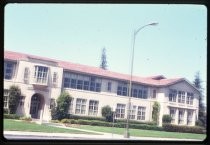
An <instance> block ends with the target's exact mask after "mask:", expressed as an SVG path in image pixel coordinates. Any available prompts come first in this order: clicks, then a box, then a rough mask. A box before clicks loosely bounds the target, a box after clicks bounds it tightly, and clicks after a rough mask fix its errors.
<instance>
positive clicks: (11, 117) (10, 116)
mask: <svg viewBox="0 0 210 145" xmlns="http://www.w3.org/2000/svg"><path fill="white" fill-rule="evenodd" d="M20 117H22V116H19V115H17V114H4V119H20Z"/></svg>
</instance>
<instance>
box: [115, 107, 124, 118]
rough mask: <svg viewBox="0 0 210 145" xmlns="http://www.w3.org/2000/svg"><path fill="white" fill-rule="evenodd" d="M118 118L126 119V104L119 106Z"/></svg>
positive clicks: (117, 110)
mask: <svg viewBox="0 0 210 145" xmlns="http://www.w3.org/2000/svg"><path fill="white" fill-rule="evenodd" d="M116 118H125V104H117V108H116Z"/></svg>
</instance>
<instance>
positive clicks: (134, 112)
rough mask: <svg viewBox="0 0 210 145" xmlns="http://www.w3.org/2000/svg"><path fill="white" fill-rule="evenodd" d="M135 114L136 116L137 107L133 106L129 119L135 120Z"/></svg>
mask: <svg viewBox="0 0 210 145" xmlns="http://www.w3.org/2000/svg"><path fill="white" fill-rule="evenodd" d="M135 114H136V106H131V109H130V115H129V118H130V119H135Z"/></svg>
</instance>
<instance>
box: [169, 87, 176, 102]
mask: <svg viewBox="0 0 210 145" xmlns="http://www.w3.org/2000/svg"><path fill="white" fill-rule="evenodd" d="M176 96H177V91H176V90H172V89H170V90H169V101H170V102H176Z"/></svg>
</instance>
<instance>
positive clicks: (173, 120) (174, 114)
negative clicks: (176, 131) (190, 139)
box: [170, 108, 176, 123]
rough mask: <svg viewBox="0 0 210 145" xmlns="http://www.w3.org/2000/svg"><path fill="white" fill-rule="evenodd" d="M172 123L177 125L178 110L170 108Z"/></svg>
mask: <svg viewBox="0 0 210 145" xmlns="http://www.w3.org/2000/svg"><path fill="white" fill-rule="evenodd" d="M170 116H171V123H175V116H176V109H175V108H170Z"/></svg>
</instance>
